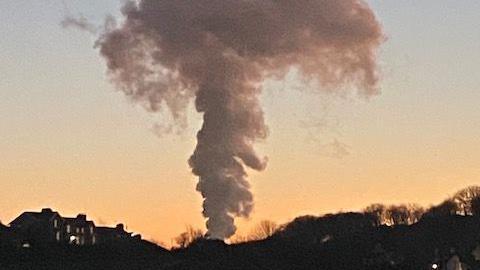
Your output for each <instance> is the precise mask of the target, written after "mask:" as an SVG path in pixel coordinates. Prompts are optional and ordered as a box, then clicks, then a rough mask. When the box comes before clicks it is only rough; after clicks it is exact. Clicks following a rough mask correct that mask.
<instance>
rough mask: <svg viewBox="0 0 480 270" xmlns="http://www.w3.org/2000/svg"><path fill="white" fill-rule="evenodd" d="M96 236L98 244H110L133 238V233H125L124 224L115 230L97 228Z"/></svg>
mask: <svg viewBox="0 0 480 270" xmlns="http://www.w3.org/2000/svg"><path fill="white" fill-rule="evenodd" d="M95 234H96V237H97V243H98V244H109V243H112V242H118V241H122V240H128V239H131V238H132V233H129V232H127V231H125V228H124V226H123V224H118V225H117V226H116V227H115V228H110V227H96V228H95Z"/></svg>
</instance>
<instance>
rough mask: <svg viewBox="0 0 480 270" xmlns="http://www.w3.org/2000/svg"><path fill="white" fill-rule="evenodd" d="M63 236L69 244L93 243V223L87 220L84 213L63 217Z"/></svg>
mask: <svg viewBox="0 0 480 270" xmlns="http://www.w3.org/2000/svg"><path fill="white" fill-rule="evenodd" d="M63 238H64V239H66V240H67V242H68V243H70V244H75V245H78V246H85V245H87V246H88V245H94V244H95V242H96V239H95V224H94V223H93V221H91V220H87V216H86V215H84V214H80V215H78V216H77V217H76V218H63Z"/></svg>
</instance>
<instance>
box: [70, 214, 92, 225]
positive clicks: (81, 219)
mask: <svg viewBox="0 0 480 270" xmlns="http://www.w3.org/2000/svg"><path fill="white" fill-rule="evenodd" d="M63 220H64V221H65V224H69V225H72V226H77V227H84V226H95V224H94V223H93V221H91V220H87V216H86V215H83V214H80V215H78V216H77V217H75V218H63Z"/></svg>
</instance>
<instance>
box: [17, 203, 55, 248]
mask: <svg viewBox="0 0 480 270" xmlns="http://www.w3.org/2000/svg"><path fill="white" fill-rule="evenodd" d="M62 223H63V219H62V217H61V216H60V215H59V214H58V213H57V212H54V211H52V210H51V209H50V208H44V209H42V211H41V212H39V213H37V212H25V213H23V214H21V215H20V216H19V217H17V218H16V219H14V220H13V221H12V222H10V228H11V230H12V231H13V232H15V234H17V235H18V236H19V237H21V241H22V242H25V243H29V244H34V245H36V244H49V243H55V242H61V241H62V240H63V238H62V235H63V232H62Z"/></svg>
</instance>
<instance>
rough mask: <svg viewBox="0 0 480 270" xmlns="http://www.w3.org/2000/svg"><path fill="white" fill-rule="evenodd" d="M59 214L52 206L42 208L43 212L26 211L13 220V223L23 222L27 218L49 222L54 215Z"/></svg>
mask: <svg viewBox="0 0 480 270" xmlns="http://www.w3.org/2000/svg"><path fill="white" fill-rule="evenodd" d="M56 216H59V214H58V212H55V211H52V209H50V208H45V209H42V211H41V212H24V213H22V214H21V215H20V216H18V217H17V218H16V219H14V220H13V221H12V222H10V224H11V225H16V224H18V223H22V222H23V221H25V220H26V219H30V220H32V219H33V220H35V221H43V222H48V221H50V220H52V219H53V218H54V217H56Z"/></svg>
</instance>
